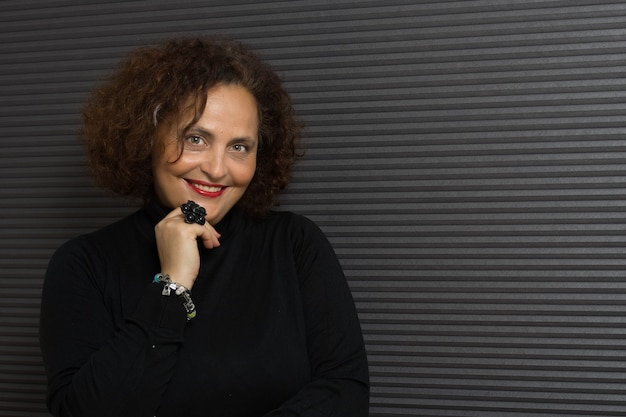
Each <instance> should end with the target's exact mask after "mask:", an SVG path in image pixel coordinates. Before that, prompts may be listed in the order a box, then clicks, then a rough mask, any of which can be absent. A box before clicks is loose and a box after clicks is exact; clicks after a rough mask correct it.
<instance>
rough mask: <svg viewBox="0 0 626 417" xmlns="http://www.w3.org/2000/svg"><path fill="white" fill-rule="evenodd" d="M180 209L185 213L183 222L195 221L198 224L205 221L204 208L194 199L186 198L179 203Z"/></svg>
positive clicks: (190, 222)
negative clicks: (185, 200)
mask: <svg viewBox="0 0 626 417" xmlns="http://www.w3.org/2000/svg"><path fill="white" fill-rule="evenodd" d="M180 211H182V212H183V214H184V215H185V216H184V217H185V223H188V224H192V223H197V224H199V225H200V226H202V225H203V224H204V223H206V220H205V218H204V216H206V210H205V209H204V207H202V206H201V205H199V204H197V203H196V202H195V201H192V200H188V201H187V202H186V203H183V204H181V206H180Z"/></svg>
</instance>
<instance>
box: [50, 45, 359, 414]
mask: <svg viewBox="0 0 626 417" xmlns="http://www.w3.org/2000/svg"><path fill="white" fill-rule="evenodd" d="M83 133H84V135H83V136H84V137H85V140H86V147H87V153H88V155H89V158H90V165H91V167H92V170H93V174H94V178H95V179H96V181H97V183H98V184H100V185H102V186H104V187H107V188H109V189H111V190H113V191H115V192H117V193H119V194H122V195H129V196H135V197H141V198H142V199H143V201H144V206H143V208H142V209H141V210H139V211H137V212H135V213H134V214H132V215H130V216H128V217H127V218H124V219H122V220H120V221H118V222H116V223H114V224H112V225H110V226H108V227H105V228H103V229H101V230H99V231H97V232H94V233H91V234H88V235H85V236H81V237H78V238H76V239H74V240H72V241H70V242H68V243H66V244H64V245H63V246H62V247H61V248H59V249H58V250H57V252H56V253H55V255H54V256H53V258H52V259H51V261H50V265H49V267H48V271H47V274H46V279H45V284H44V290H43V299H42V308H41V330H40V338H41V347H42V352H43V357H44V362H45V365H46V371H47V374H48V407H49V409H50V410H51V412H52V413H53V415H54V416H57V417H61V416H89V417H95V416H116V417H119V416H133V417H140V416H159V417H169V416H177V417H178V416H186V417H191V416H220V417H222V416H246V417H255V416H259V417H261V416H351V417H358V416H366V415H367V408H368V391H369V390H368V373H367V360H366V355H365V349H364V345H363V340H362V336H361V331H360V327H359V322H358V319H357V315H356V313H355V309H354V304H353V301H352V298H351V296H350V291H349V289H348V286H347V284H346V281H345V278H344V276H343V274H342V272H341V268H340V266H339V263H338V262H337V259H336V257H335V255H334V253H333V251H332V249H331V246H330V245H329V243H328V241H327V240H326V238H325V237H324V236H323V234H322V233H321V232H320V230H319V229H318V228H317V227H316V226H315V225H314V224H312V223H311V222H310V221H308V220H306V219H305V218H303V217H301V216H298V215H295V214H292V213H288V212H272V211H270V209H271V207H272V206H273V205H274V203H275V198H276V195H277V193H278V192H279V191H281V190H282V189H284V188H285V186H286V185H287V183H288V181H289V172H290V169H291V166H292V165H293V163H294V160H295V156H296V152H295V149H296V142H297V140H298V139H299V134H300V126H299V124H298V122H297V121H296V120H295V117H294V112H293V108H292V105H291V101H290V99H289V96H288V95H287V93H286V92H285V90H284V88H283V87H282V85H281V82H280V80H279V78H278V77H277V75H276V74H275V73H274V72H273V71H272V70H271V69H270V67H269V66H267V65H266V64H265V63H263V62H262V61H261V60H259V58H258V57H257V56H256V55H255V54H254V53H252V52H251V51H249V50H248V49H246V48H245V47H244V46H242V45H241V44H239V43H237V42H233V41H226V40H215V39H204V38H189V39H188V38H184V39H176V40H172V41H169V42H165V43H163V44H161V45H158V46H156V47H152V48H145V49H140V50H137V51H135V52H134V53H132V54H131V55H130V57H129V58H128V60H127V61H126V62H125V63H124V65H123V66H122V67H120V69H119V70H118V71H117V73H115V74H114V76H113V77H112V78H111V79H110V80H109V81H108V82H107V83H105V84H104V85H103V86H102V87H100V88H99V89H97V90H96V91H95V92H94V94H93V95H92V97H91V99H90V101H89V102H88V103H87V106H86V108H85V111H84V131H83Z"/></svg>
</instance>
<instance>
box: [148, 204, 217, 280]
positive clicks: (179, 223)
mask: <svg viewBox="0 0 626 417" xmlns="http://www.w3.org/2000/svg"><path fill="white" fill-rule="evenodd" d="M154 232H155V235H156V241H157V248H158V250H159V259H160V260H161V273H162V274H167V275H169V276H170V278H171V279H172V281H174V282H178V283H179V284H181V285H183V286H185V287H186V288H187V289H191V287H193V283H194V282H195V280H196V277H197V276H198V271H199V270H200V253H199V252H198V238H200V239H201V240H202V243H203V245H204V247H205V248H207V249H212V248H215V247H217V246H219V245H220V242H219V240H218V239H219V237H220V234H219V233H218V232H217V231H216V230H215V229H214V228H213V226H211V225H210V224H209V223H208V222H207V223H205V224H204V225H202V226H201V225H199V224H195V223H192V224H188V223H185V220H184V216H183V213H182V212H181V210H180V208H176V209H174V210H172V211H171V212H170V213H169V214H168V215H167V216H165V217H164V218H163V220H161V221H160V222H159V223H158V224H157V225H156V226H155V228H154Z"/></svg>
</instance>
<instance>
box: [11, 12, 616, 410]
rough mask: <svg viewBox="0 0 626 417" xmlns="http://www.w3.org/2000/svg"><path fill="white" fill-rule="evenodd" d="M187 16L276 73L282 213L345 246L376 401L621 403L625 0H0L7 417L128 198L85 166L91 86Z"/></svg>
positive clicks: (419, 405)
mask: <svg viewBox="0 0 626 417" xmlns="http://www.w3.org/2000/svg"><path fill="white" fill-rule="evenodd" d="M189 33H223V34H230V35H233V36H235V37H237V38H238V39H240V40H243V41H245V42H247V43H249V44H251V45H252V46H254V47H255V48H256V49H257V50H258V51H259V52H261V54H262V55H263V56H264V57H265V58H267V59H268V60H269V61H271V62H272V63H273V64H274V66H275V68H276V69H277V70H278V71H279V72H280V73H281V74H282V75H284V77H285V80H286V83H287V86H288V88H289V90H290V91H291V93H292V95H293V97H294V99H295V101H296V103H297V109H298V110H299V112H300V114H301V115H302V118H303V119H304V120H305V122H306V124H307V129H308V130H307V132H308V141H307V142H308V153H307V156H306V158H305V159H304V160H303V161H302V162H301V163H300V165H299V166H298V170H297V173H296V176H295V180H294V183H293V185H292V186H291V188H290V189H289V192H288V193H287V194H286V195H285V197H284V199H283V208H285V209H290V210H295V211H298V212H301V213H302V214H305V215H308V216H309V217H311V218H312V219H313V220H315V221H316V222H318V224H319V225H320V226H321V227H322V228H323V229H324V230H325V232H326V233H327V234H328V236H329V238H330V239H331V242H332V243H333V245H334V247H335V248H336V251H337V253H338V255H339V257H340V259H341V261H342V264H343V265H344V268H345V271H346V274H347V276H348V278H349V281H350V284H351V287H352V289H353V294H354V297H355V299H356V302H357V307H358V309H359V314H360V317H361V320H362V325H363V329H364V333H365V339H366V343H367V348H368V353H369V358H370V363H371V378H372V399H371V415H372V416H374V417H392V416H476V417H519V416H532V417H565V416H567V417H572V416H581V417H582V416H622V415H626V397H625V395H624V392H625V390H626V373H625V371H626V362H625V360H624V359H625V353H626V343H625V342H626V319H625V318H626V281H625V279H624V276H625V273H626V260H625V259H624V255H625V252H626V251H625V249H624V243H625V241H626V234H625V228H626V227H625V226H626V223H625V219H626V215H625V214H624V207H625V206H626V197H625V181H626V166H625V165H624V157H625V156H626V141H625V137H624V134H625V133H626V129H625V120H626V119H625V115H626V111H625V110H626V100H625V96H626V92H625V89H624V86H625V84H626V71H625V70H626V67H625V62H626V3H624V2H619V1H593V0H589V1H584V0H581V1H576V0H574V1H551V0H535V1H533V0H524V1H521V0H482V1H479V0H476V1H473V0H471V1H398V0H372V1H356V0H333V1H327V0H300V1H253V0H248V1H207V0H204V1H200V0H193V1H178V2H173V1H165V0H154V1H140V0H132V1H107V2H104V1H102V2H97V1H69V0H30V1H22V0H3V1H1V2H0V178H1V180H0V231H1V235H0V274H1V276H2V279H3V280H4V285H2V290H1V294H0V415H2V416H9V417H18V416H29V417H36V416H46V415H47V414H46V412H45V408H44V405H43V397H44V390H45V380H44V375H43V368H42V364H41V359H40V356H39V347H38V342H37V323H38V313H39V307H38V306H39V296H40V287H41V283H42V276H43V273H44V270H45V268H46V264H47V261H48V258H49V256H50V254H51V253H52V251H53V250H54V248H56V247H57V246H58V245H59V244H61V243H62V242H64V241H65V240H67V239H69V238H71V237H73V236H76V235H77V234H80V233H84V232H87V231H90V230H93V229H94V228H96V227H99V226H102V225H104V224H106V223H109V222H111V221H112V220H114V219H116V218H118V217H120V216H122V215H124V214H126V213H128V212H130V211H131V210H132V207H131V206H130V205H129V203H128V202H125V201H123V200H120V199H117V198H114V197H112V196H110V195H108V194H106V193H104V192H101V191H98V190H96V189H94V188H93V186H92V185H91V182H90V180H89V179H88V178H87V176H86V166H85V159H84V158H83V156H82V149H81V147H80V144H79V143H78V141H77V139H76V135H75V131H76V129H77V127H78V123H79V117H78V114H79V111H80V107H81V103H82V101H83V99H84V98H85V95H86V94H87V92H88V91H89V90H90V89H91V88H92V87H93V86H94V85H95V83H97V82H98V81H99V80H101V79H102V78H103V77H104V76H105V75H106V74H107V73H108V71H109V70H110V69H111V68H112V67H113V66H114V65H115V63H116V62H117V61H118V59H119V58H120V57H122V56H123V55H124V54H125V53H126V52H127V51H128V50H130V49H132V48H134V47H136V46H139V45H144V44H147V43H151V42H154V41H156V40H159V39H161V38H163V37H168V36H172V35H177V34H189ZM346 417H349V416H346Z"/></svg>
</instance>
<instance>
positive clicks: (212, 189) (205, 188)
mask: <svg viewBox="0 0 626 417" xmlns="http://www.w3.org/2000/svg"><path fill="white" fill-rule="evenodd" d="M193 186H194V187H196V188H198V189H199V190H202V191H206V192H208V193H216V192H218V191H222V188H223V187H210V186H208V185H203V184H194V185H193Z"/></svg>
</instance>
